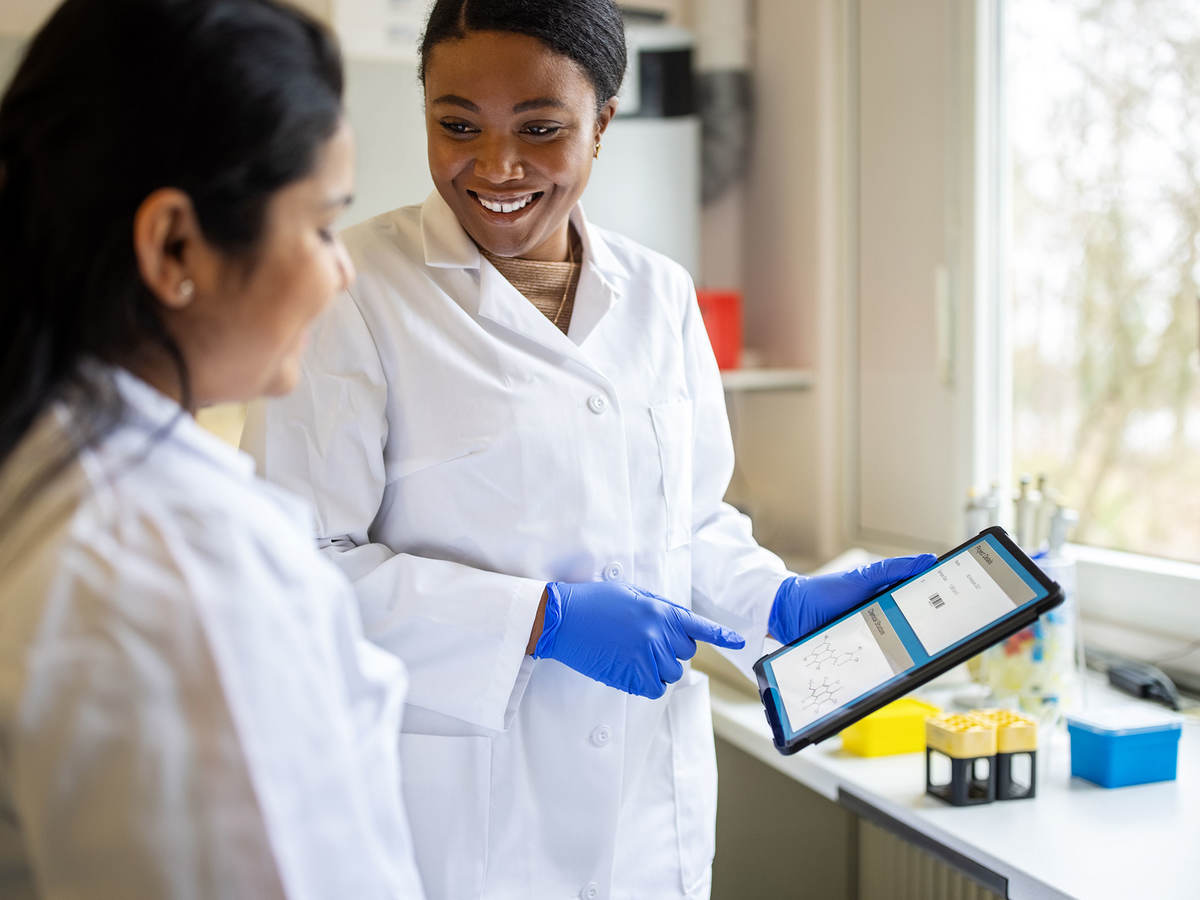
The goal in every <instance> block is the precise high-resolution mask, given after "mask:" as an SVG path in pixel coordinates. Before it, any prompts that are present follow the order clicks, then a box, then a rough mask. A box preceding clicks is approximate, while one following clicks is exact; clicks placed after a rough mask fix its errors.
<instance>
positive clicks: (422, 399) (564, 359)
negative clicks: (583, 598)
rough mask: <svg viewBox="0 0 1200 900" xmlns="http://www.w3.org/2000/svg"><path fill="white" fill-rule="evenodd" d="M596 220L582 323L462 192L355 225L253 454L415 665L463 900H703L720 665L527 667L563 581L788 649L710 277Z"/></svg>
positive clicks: (409, 727) (433, 813) (412, 754)
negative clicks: (648, 680) (297, 364)
mask: <svg viewBox="0 0 1200 900" xmlns="http://www.w3.org/2000/svg"><path fill="white" fill-rule="evenodd" d="M573 222H574V223H575V226H576V229H577V230H578V231H579V232H580V234H581V237H582V241H583V248H584V249H583V270H582V273H581V275H580V280H579V285H578V289H577V293H576V297H575V308H574V313H573V315H572V317H571V324H570V331H569V334H568V335H564V334H562V333H561V332H560V331H559V330H558V329H557V328H556V327H555V326H554V325H553V324H552V323H551V322H550V321H549V320H547V319H546V317H545V316H544V315H542V313H540V312H539V311H538V310H537V309H536V308H535V307H534V306H533V304H532V303H530V302H529V301H528V300H526V299H525V298H524V297H523V296H521V295H520V294H519V293H518V292H517V291H516V289H515V288H513V287H512V285H510V284H509V283H508V281H506V280H505V279H504V277H503V276H502V275H500V273H499V272H498V271H497V270H496V269H495V268H494V267H493V266H492V265H491V264H490V263H488V262H486V260H484V259H483V258H482V257H481V256H480V253H479V251H478V250H477V248H476V247H475V245H474V244H473V243H472V242H471V240H470V239H469V238H468V236H467V234H466V233H465V232H464V231H463V229H462V227H461V226H460V225H459V224H458V222H457V220H456V219H455V217H454V214H453V213H452V212H451V210H450V209H449V207H448V206H447V205H446V204H445V202H444V201H443V200H442V199H441V197H440V196H438V195H437V194H436V193H435V194H433V195H432V196H431V197H430V198H429V199H428V200H427V201H426V202H425V203H424V205H423V206H420V207H410V208H405V209H400V210H397V211H394V212H391V213H388V214H385V215H382V216H379V217H377V218H375V219H372V220H370V221H368V222H365V223H363V224H362V225H360V226H358V227H355V228H352V229H350V230H349V231H348V232H347V233H346V235H345V240H346V244H347V247H348V248H349V250H350V253H351V256H352V257H353V260H354V263H355V265H356V267H357V269H358V272H359V276H358V281H357V283H356V285H355V286H354V287H353V288H352V289H351V291H350V293H349V294H344V295H342V296H341V297H340V298H339V299H338V300H337V301H335V304H334V306H333V307H332V309H331V310H330V312H329V313H328V314H327V315H325V316H324V317H323V318H322V319H321V320H320V321H319V323H318V327H317V330H316V332H315V334H314V337H313V342H312V344H311V346H310V348H309V352H308V353H307V355H306V359H305V363H304V366H303V374H302V379H301V384H300V387H299V388H298V389H297V390H296V391H295V393H294V394H293V395H291V396H290V397H287V398H283V399H280V400H272V401H269V402H267V403H265V404H262V405H258V406H255V407H254V408H252V410H251V412H250V416H249V419H248V422H247V426H246V432H245V437H244V439H243V447H244V448H245V449H247V450H249V451H250V452H251V453H253V454H254V455H255V456H256V457H257V458H258V460H259V462H260V465H261V467H262V471H263V474H264V475H265V476H266V477H267V478H270V479H272V480H274V481H277V482H279V483H281V484H283V485H285V486H287V487H288V488H290V489H291V490H294V491H298V492H299V493H301V494H302V495H305V496H306V497H307V498H308V499H309V500H311V502H312V503H313V505H314V506H315V508H316V510H317V518H318V529H317V530H318V533H319V534H320V536H321V542H322V545H323V546H324V548H325V549H326V551H327V552H328V553H329V555H330V557H331V558H332V559H334V560H335V561H337V563H338V564H339V565H340V566H341V568H342V569H343V571H345V572H346V573H347V574H349V575H350V577H351V578H352V580H353V581H354V582H355V587H356V589H357V592H358V598H359V603H360V606H361V608H362V612H363V619H364V628H365V630H366V633H367V636H368V637H369V638H371V639H372V640H374V641H376V642H377V643H379V644H380V645H381V646H383V647H386V648H387V649H389V650H392V651H394V652H395V653H397V654H398V655H399V656H400V657H402V658H403V659H404V661H405V662H406V663H407V664H408V668H409V672H410V674H411V678H412V684H411V688H410V693H409V698H408V702H409V704H410V706H409V709H408V712H407V713H406V717H405V727H404V735H403V737H402V742H401V747H402V759H403V764H404V770H405V776H406V780H405V799H406V805H407V806H408V810H409V816H410V818H411V820H412V822H413V832H414V841H415V845H416V853H417V865H418V867H419V868H420V871H421V876H422V879H423V880H424V883H425V887H426V890H427V891H428V892H429V895H430V896H431V897H437V898H455V900H458V898H471V897H487V898H514V900H517V898H519V900H528V898H551V897H575V896H580V897H584V898H589V900H595V898H609V897H613V898H635V897H636V898H647V897H655V898H661V897H703V896H707V894H708V885H709V880H710V868H711V860H712V857H713V843H714V823H715V814H716V764H715V755H714V749H713V736H712V724H711V718H710V713H709V700H708V687H707V681H706V679H705V678H704V677H703V676H702V675H701V674H700V673H697V672H693V671H690V670H689V671H688V672H687V673H686V674H685V675H684V677H683V679H682V680H681V681H680V682H679V684H677V685H676V686H675V687H674V689H673V690H670V691H668V693H667V694H666V695H665V696H664V697H663V698H661V699H659V700H657V701H651V700H646V699H643V698H639V697H633V696H630V695H628V694H624V693H622V692H620V691H617V690H614V689H612V688H609V687H605V686H604V685H602V684H599V683H597V682H595V681H592V680H591V679H588V678H587V677H585V676H583V675H581V674H579V673H577V672H575V671H573V670H571V669H569V668H567V667H566V666H564V665H562V664H560V663H558V662H556V661H553V660H534V659H532V658H530V657H528V656H526V654H525V647H526V642H527V640H528V638H529V634H530V631H531V628H532V623H533V619H534V613H535V610H536V608H537V606H538V602H539V599H540V597H541V593H542V590H543V587H544V585H545V583H546V582H547V581H552V580H557V581H566V582H578V581H592V580H596V579H610V580H623V581H628V582H631V583H633V584H636V585H638V586H640V587H643V588H646V589H648V590H651V591H654V592H656V593H659V594H661V595H663V596H665V597H667V598H669V599H671V600H673V601H675V602H677V603H680V604H682V605H687V606H691V607H692V608H694V609H696V610H697V611H699V612H701V613H703V614H704V615H707V616H710V617H712V618H713V619H716V620H718V621H720V622H722V623H724V624H726V625H728V626H731V627H733V628H736V629H737V630H739V631H740V632H741V633H742V634H743V635H745V636H746V638H747V640H748V646H747V648H746V649H745V650H744V651H742V652H741V653H740V654H736V655H737V656H738V657H739V659H740V661H741V663H742V664H743V665H748V664H749V663H750V662H752V661H753V660H754V659H755V658H756V655H757V654H758V653H759V652H760V650H761V647H762V643H763V638H764V636H765V633H766V621H767V616H768V613H769V609H770V604H771V601H772V600H773V599H774V595H775V592H776V590H777V588H778V587H779V584H780V583H781V581H782V580H783V579H784V578H785V577H787V572H786V570H785V568H784V566H783V564H782V563H781V562H780V561H779V559H778V558H777V557H775V556H774V555H773V554H771V553H769V552H767V551H765V550H763V549H762V548H760V547H759V546H758V545H757V544H756V543H755V542H754V540H753V538H752V536H751V533H750V527H749V522H748V521H747V520H746V519H745V517H743V516H742V515H740V514H739V513H737V511H735V510H734V509H732V508H731V507H729V506H727V505H725V504H724V503H723V502H722V497H723V495H724V492H725V488H726V486H727V484H728V481H729V477H730V474H731V471H732V466H733V452H732V444H731V441H730V435H729V427H728V422H727V419H726V415H725V406H724V396H723V393H722V389H721V383H720V378H719V375H718V372H717V367H716V364H715V362H714V360H713V355H712V350H711V348H710V346H709V344H708V340H707V337H706V335H705V331H704V326H703V323H702V321H701V319H700V314H699V309H698V307H697V305H696V300H695V292H694V289H693V287H692V283H691V280H690V278H689V277H688V275H687V273H686V272H685V270H684V269H683V268H681V267H680V266H678V265H676V264H675V263H673V262H671V261H669V260H667V259H666V258H664V257H662V256H659V255H658V254H655V253H653V252H651V251H650V250H647V249H645V248H643V247H641V246H639V245H637V244H635V243H633V242H631V241H629V240H627V239H625V238H622V237H620V236H617V235H614V234H611V233H609V232H606V231H603V230H602V229H599V228H596V227H593V226H590V225H588V224H587V223H586V220H585V219H584V217H583V214H582V211H581V210H578V209H577V210H575V212H574V213H573Z"/></svg>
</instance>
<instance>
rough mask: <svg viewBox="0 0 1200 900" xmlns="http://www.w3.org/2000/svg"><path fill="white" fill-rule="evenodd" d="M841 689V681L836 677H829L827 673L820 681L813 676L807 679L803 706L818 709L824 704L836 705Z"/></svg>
mask: <svg viewBox="0 0 1200 900" xmlns="http://www.w3.org/2000/svg"><path fill="white" fill-rule="evenodd" d="M841 689H842V682H841V681H840V680H838V679H836V678H834V679H830V677H829V676H828V675H826V676H825V677H824V678H823V679H822V680H821V682H820V683H818V682H817V680H816V679H815V678H810V679H809V680H808V700H807V701H805V703H804V706H803V708H804V709H815V710H819V709H821V708H822V707H824V706H836V705H837V698H838V694H839V693H840V692H841Z"/></svg>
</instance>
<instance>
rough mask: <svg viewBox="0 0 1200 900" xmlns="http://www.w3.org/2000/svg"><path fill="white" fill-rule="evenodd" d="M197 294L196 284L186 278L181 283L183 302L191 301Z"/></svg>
mask: <svg viewBox="0 0 1200 900" xmlns="http://www.w3.org/2000/svg"><path fill="white" fill-rule="evenodd" d="M195 293H196V282H194V281H192V279H190V278H185V279H183V281H181V282H179V297H180V299H181V300H191V299H192V296H193V295H194V294H195Z"/></svg>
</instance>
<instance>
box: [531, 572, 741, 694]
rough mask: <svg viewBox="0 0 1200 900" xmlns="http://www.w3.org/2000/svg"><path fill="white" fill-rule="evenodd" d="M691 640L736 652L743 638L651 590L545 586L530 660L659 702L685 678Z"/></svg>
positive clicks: (616, 585)
mask: <svg viewBox="0 0 1200 900" xmlns="http://www.w3.org/2000/svg"><path fill="white" fill-rule="evenodd" d="M696 641H708V642H709V643H710V644H716V645H717V646H718V647H730V648H733V649H735V650H737V649H739V648H741V647H744V646H746V641H745V639H744V638H742V636H741V635H740V634H738V633H737V632H734V631H730V630H729V629H728V628H724V627H722V626H720V625H718V624H717V623H716V622H711V621H709V620H708V619H706V618H704V617H703V616H699V615H696V613H694V612H692V611H691V610H688V609H684V608H683V607H682V606H677V605H676V604H674V603H672V602H671V601H670V600H664V599H663V598H662V597H659V596H657V595H656V594H651V593H650V592H649V591H643V590H641V589H640V588H636V587H634V586H633V585H631V584H622V583H621V582H616V581H589V582H585V583H582V584H563V583H561V582H558V581H555V582H551V583H550V584H548V585H546V618H545V624H544V625H543V626H542V636H541V637H540V638H538V642H537V646H536V647H535V648H534V651H533V655H534V656H535V657H538V658H541V657H548V658H549V659H557V660H558V661H559V662H561V663H563V664H565V665H568V666H570V667H571V668H572V669H574V670H575V671H576V672H580V673H582V674H584V675H586V676H587V677H588V678H593V679H595V680H596V681H599V682H601V683H603V684H607V685H608V686H609V687H615V688H617V689H618V690H622V691H626V692H627V693H630V694H640V695H641V696H643V697H652V698H656V697H661V696H662V695H663V693H664V692H665V691H666V689H667V685H668V684H670V683H671V682H674V681H678V680H679V679H680V678H681V677H683V664H682V663H680V660H681V659H691V658H692V657H693V656H694V655H695V654H696Z"/></svg>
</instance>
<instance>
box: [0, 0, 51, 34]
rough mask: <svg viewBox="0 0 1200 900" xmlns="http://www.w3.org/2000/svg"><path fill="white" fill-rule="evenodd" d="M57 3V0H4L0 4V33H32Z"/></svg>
mask: <svg viewBox="0 0 1200 900" xmlns="http://www.w3.org/2000/svg"><path fill="white" fill-rule="evenodd" d="M58 4H59V0H4V2H3V3H2V4H0V34H11V35H21V36H25V35H29V34H32V33H33V32H34V31H36V30H37V28H38V26H39V25H41V24H42V22H43V21H44V20H45V18H46V17H47V16H48V15H50V12H51V11H52V10H53V9H54V8H55V7H57V6H58Z"/></svg>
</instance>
